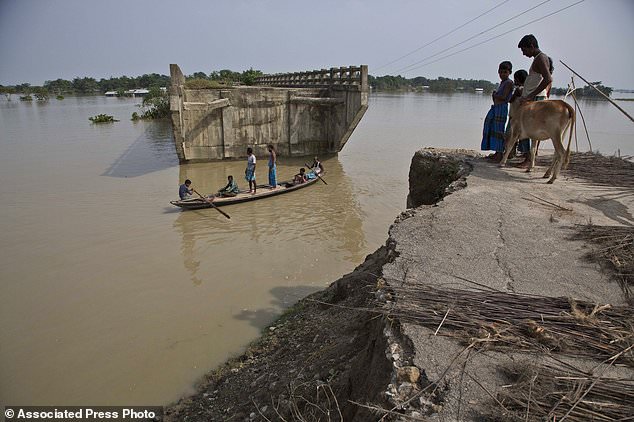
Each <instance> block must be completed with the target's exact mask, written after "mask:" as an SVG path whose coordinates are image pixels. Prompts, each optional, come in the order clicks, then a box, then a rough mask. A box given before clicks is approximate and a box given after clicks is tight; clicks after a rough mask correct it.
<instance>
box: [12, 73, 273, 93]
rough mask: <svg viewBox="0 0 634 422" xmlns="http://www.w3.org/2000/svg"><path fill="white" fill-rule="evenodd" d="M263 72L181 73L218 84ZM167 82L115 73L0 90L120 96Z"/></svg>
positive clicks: (244, 81) (163, 78) (249, 80)
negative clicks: (114, 74)
mask: <svg viewBox="0 0 634 422" xmlns="http://www.w3.org/2000/svg"><path fill="white" fill-rule="evenodd" d="M262 75H263V73H262V72H261V71H259V70H253V68H251V69H248V70H245V71H243V72H235V71H232V70H229V69H223V70H218V71H212V72H210V73H205V72H194V73H192V74H191V75H187V76H185V78H186V80H187V82H188V83H190V82H191V81H209V82H213V83H215V84H217V85H218V86H222V85H235V84H244V85H253V84H254V83H255V78H257V77H258V76H262ZM169 84H170V77H169V76H167V75H161V74H158V73H149V74H144V75H141V76H136V77H128V76H125V75H124V76H119V77H110V78H108V79H106V78H101V79H99V80H97V79H95V78H92V77H88V76H85V77H82V78H80V77H76V78H74V79H72V80H67V79H61V78H58V79H55V80H47V81H46V82H44V84H43V85H41V86H37V85H31V84H30V83H21V84H17V85H7V86H4V85H0V93H2V94H5V95H7V96H9V95H11V94H17V93H20V94H24V95H31V94H33V95H36V96H38V99H40V97H41V98H44V97H46V98H48V96H49V95H62V94H84V95H85V94H97V93H100V94H103V93H105V92H108V91H115V92H116V93H117V94H118V95H124V93H125V91H127V90H131V89H136V88H146V89H151V88H155V87H167V86H169Z"/></svg>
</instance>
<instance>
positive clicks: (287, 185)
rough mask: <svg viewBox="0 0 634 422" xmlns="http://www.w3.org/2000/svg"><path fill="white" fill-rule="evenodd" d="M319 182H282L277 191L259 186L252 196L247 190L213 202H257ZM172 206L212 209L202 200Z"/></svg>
mask: <svg viewBox="0 0 634 422" xmlns="http://www.w3.org/2000/svg"><path fill="white" fill-rule="evenodd" d="M318 181H319V178H314V179H310V180H308V181H307V182H306V183H300V184H298V185H293V182H292V181H291V180H287V181H285V182H280V183H279V184H278V185H277V187H276V188H275V189H270V188H269V185H258V189H257V193H255V194H251V193H249V192H248V191H246V190H241V191H240V192H239V193H238V194H237V195H236V196H230V197H216V198H215V199H214V200H213V204H214V205H215V206H217V207H222V206H225V205H232V204H239V203H241V202H248V201H255V200H256V199H264V198H269V197H271V196H275V195H281V194H283V193H288V192H292V191H295V190H299V189H303V188H305V187H308V186H310V185H312V184H314V183H316V182H318ZM170 204H172V205H176V206H177V207H181V208H183V209H187V210H198V209H201V208H211V204H209V202H207V201H205V200H203V199H201V198H191V199H181V200H178V201H170Z"/></svg>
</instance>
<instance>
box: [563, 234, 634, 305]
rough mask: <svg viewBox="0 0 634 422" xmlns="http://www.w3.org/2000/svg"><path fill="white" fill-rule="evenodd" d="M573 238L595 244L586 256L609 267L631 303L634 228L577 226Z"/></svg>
mask: <svg viewBox="0 0 634 422" xmlns="http://www.w3.org/2000/svg"><path fill="white" fill-rule="evenodd" d="M575 232H576V233H575V234H574V235H573V236H572V238H573V239H579V240H585V241H586V242H590V243H592V244H593V245H594V248H593V250H592V251H591V252H589V253H588V254H587V255H586V257H587V258H588V259H589V260H590V261H593V262H598V263H599V264H601V265H602V266H604V267H607V268H608V269H610V270H611V271H612V273H613V274H614V278H615V279H616V280H617V281H618V283H619V284H620V286H621V289H622V290H623V293H624V294H625V297H626V298H627V300H628V301H629V302H630V303H631V302H632V301H633V300H634V298H633V297H632V285H633V284H634V228H633V227H624V226H595V225H592V224H588V225H577V226H575Z"/></svg>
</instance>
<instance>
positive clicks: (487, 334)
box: [386, 285, 634, 367]
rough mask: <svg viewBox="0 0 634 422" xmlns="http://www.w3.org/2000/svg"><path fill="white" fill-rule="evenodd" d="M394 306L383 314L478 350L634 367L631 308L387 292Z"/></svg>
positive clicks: (481, 294)
mask: <svg viewBox="0 0 634 422" xmlns="http://www.w3.org/2000/svg"><path fill="white" fill-rule="evenodd" d="M392 289H393V291H394V294H395V296H396V301H395V302H394V303H393V304H392V305H389V306H391V307H387V306H388V305H386V312H387V313H388V314H391V315H393V316H395V317H397V318H399V319H400V320H401V321H404V322H409V323H412V324H417V325H421V326H424V327H427V328H429V329H432V330H434V332H435V333H436V334H438V335H444V336H449V337H454V338H457V339H458V340H460V341H461V342H463V343H465V344H469V345H473V346H474V347H479V348H495V349H499V348H512V349H518V350H522V351H542V352H543V351H547V352H556V353H562V354H565V355H568V356H577V357H590V358H595V359H598V360H601V361H603V360H606V359H611V358H614V357H615V356H618V358H616V359H615V362H616V363H620V364H624V365H627V366H630V367H634V353H633V352H632V349H631V348H630V349H629V352H628V353H621V352H622V351H623V350H625V349H627V348H629V347H630V346H632V345H634V313H633V312H632V308H631V307H619V306H611V305H607V304H606V305H598V304H591V303H586V302H581V301H575V300H572V299H568V298H561V297H554V298H553V297H544V296H533V295H520V294H510V293H503V292H489V291H471V290H458V289H442V290H440V289H436V288H434V287H431V286H429V285H409V286H408V285H406V286H403V287H392Z"/></svg>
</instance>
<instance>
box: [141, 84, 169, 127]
mask: <svg viewBox="0 0 634 422" xmlns="http://www.w3.org/2000/svg"><path fill="white" fill-rule="evenodd" d="M140 107H141V109H142V110H143V112H142V114H140V115H139V114H138V113H136V112H134V113H132V120H138V119H161V118H164V117H167V116H169V112H170V102H169V95H168V94H167V91H164V90H162V89H161V88H159V87H157V86H154V87H152V88H150V92H149V93H148V95H146V96H145V97H144V98H143V103H141V106H140Z"/></svg>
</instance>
